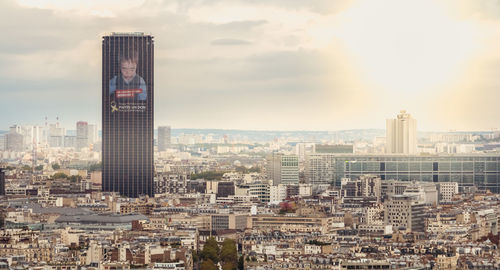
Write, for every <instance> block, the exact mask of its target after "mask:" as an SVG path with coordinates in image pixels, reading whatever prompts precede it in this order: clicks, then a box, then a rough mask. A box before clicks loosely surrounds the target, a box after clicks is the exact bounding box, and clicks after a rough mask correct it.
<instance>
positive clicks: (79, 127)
mask: <svg viewBox="0 0 500 270" xmlns="http://www.w3.org/2000/svg"><path fill="white" fill-rule="evenodd" d="M88 136H89V125H88V123H87V122H84V121H78V122H76V149H77V150H80V149H82V148H85V147H87V146H88V144H89V139H88Z"/></svg>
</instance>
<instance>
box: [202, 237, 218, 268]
mask: <svg viewBox="0 0 500 270" xmlns="http://www.w3.org/2000/svg"><path fill="white" fill-rule="evenodd" d="M219 253H220V250H219V245H217V241H215V238H213V237H210V238H208V240H207V242H206V243H205V245H204V246H203V250H202V251H201V258H202V259H203V260H211V261H213V262H215V263H217V262H219Z"/></svg>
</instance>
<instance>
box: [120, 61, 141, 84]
mask: <svg viewBox="0 0 500 270" xmlns="http://www.w3.org/2000/svg"><path fill="white" fill-rule="evenodd" d="M120 68H121V72H122V76H123V79H125V80H126V81H130V80H132V78H134V76H135V72H136V69H137V63H134V62H132V61H127V60H125V61H122V63H121V66H120Z"/></svg>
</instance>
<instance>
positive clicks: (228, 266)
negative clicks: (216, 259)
mask: <svg viewBox="0 0 500 270" xmlns="http://www.w3.org/2000/svg"><path fill="white" fill-rule="evenodd" d="M222 270H236V266H234V265H233V264H232V263H224V266H222Z"/></svg>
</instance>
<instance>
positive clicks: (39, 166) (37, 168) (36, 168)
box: [35, 165, 43, 171]
mask: <svg viewBox="0 0 500 270" xmlns="http://www.w3.org/2000/svg"><path fill="white" fill-rule="evenodd" d="M35 170H36V171H42V170H43V165H38V166H36V167H35Z"/></svg>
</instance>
